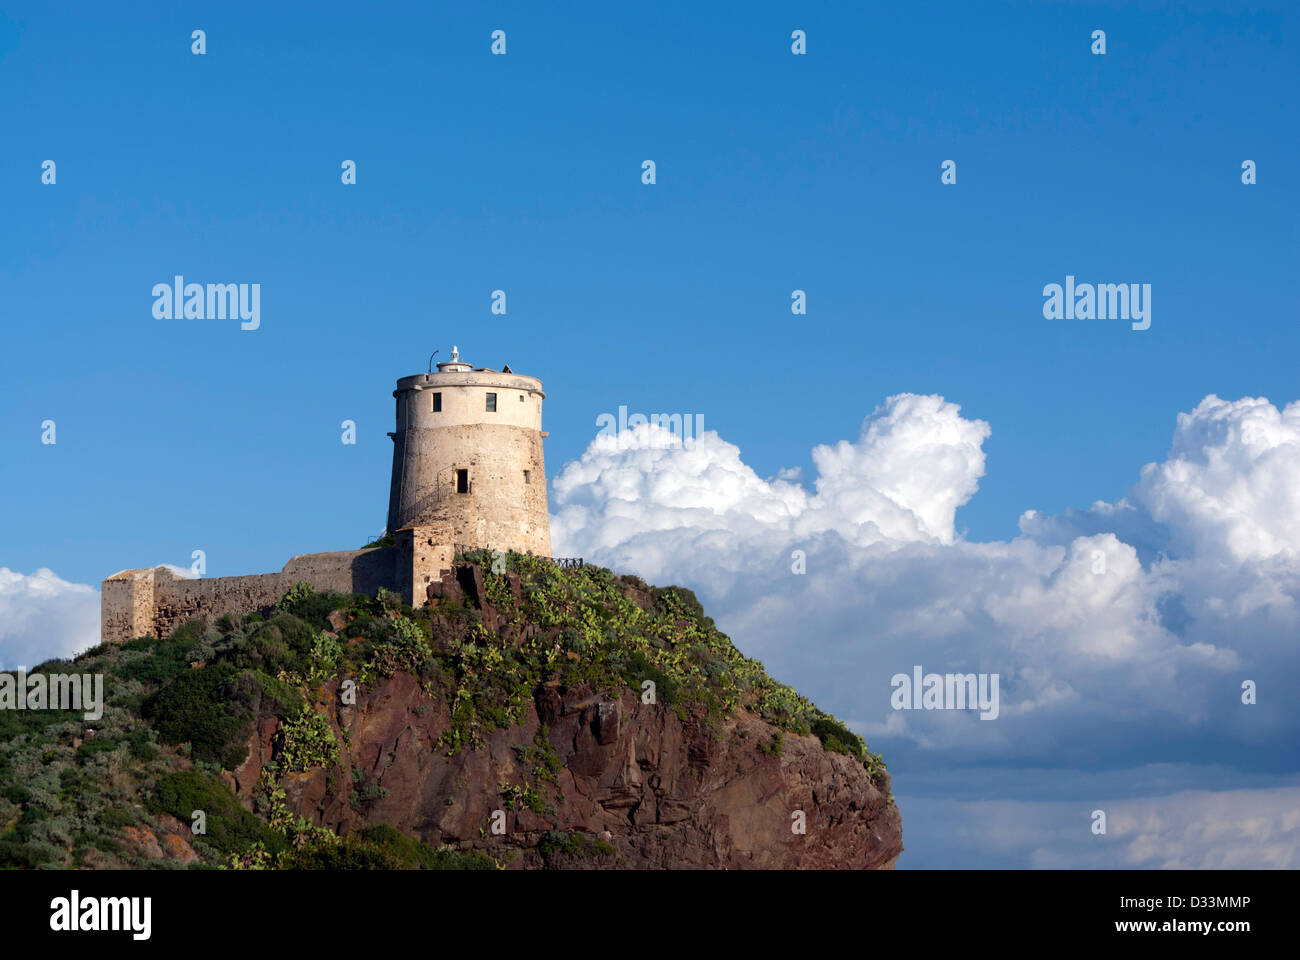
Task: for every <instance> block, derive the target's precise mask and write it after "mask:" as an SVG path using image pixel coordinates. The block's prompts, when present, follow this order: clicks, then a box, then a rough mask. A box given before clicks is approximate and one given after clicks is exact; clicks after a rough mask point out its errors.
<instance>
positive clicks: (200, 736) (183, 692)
mask: <svg viewBox="0 0 1300 960" xmlns="http://www.w3.org/2000/svg"><path fill="white" fill-rule="evenodd" d="M234 676H235V668H234V667H233V666H231V665H230V664H228V663H219V664H214V665H210V666H207V667H203V668H201V669H198V670H191V671H189V672H187V673H184V674H181V675H180V676H178V677H176V678H175V679H173V680H172V681H171V682H170V683H168V684H167V685H166V686H165V687H163V688H162V689H161V690H159V691H158V692H157V693H155V694H154V695H153V696H151V697H149V698H148V699H147V700H145V702H144V705H143V707H142V712H143V713H144V716H145V717H146V718H147V719H148V720H149V721H150V722H151V723H152V724H153V727H154V729H155V730H156V731H158V736H159V738H160V739H161V740H162V741H163V742H164V743H172V744H179V743H186V742H188V743H189V744H190V748H191V752H192V756H193V757H194V759H196V760H207V761H209V762H211V763H219V764H221V765H222V766H223V767H226V768H227V769H234V768H235V767H237V766H239V764H241V763H243V762H244V760H245V759H247V757H248V747H247V743H246V741H247V740H248V736H249V734H250V733H251V732H252V725H253V724H252V718H251V716H250V715H249V711H248V709H247V708H246V707H244V706H243V705H241V704H239V703H237V702H233V701H232V700H231V699H230V693H231V680H232V678H233V677H234Z"/></svg>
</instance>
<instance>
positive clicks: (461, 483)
mask: <svg viewBox="0 0 1300 960" xmlns="http://www.w3.org/2000/svg"><path fill="white" fill-rule="evenodd" d="M456 492H457V493H469V471H468V470H457V471H456Z"/></svg>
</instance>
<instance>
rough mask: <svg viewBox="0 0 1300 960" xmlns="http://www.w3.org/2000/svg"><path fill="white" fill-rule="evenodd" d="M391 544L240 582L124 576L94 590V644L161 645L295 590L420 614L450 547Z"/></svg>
mask: <svg viewBox="0 0 1300 960" xmlns="http://www.w3.org/2000/svg"><path fill="white" fill-rule="evenodd" d="M397 539H398V542H397V545H396V546H393V547H378V548H373V549H370V550H344V551H339V552H337V553H307V554H300V555H299V556H296V557H294V558H292V559H291V560H290V561H289V562H288V563H286V564H285V565H284V569H283V570H281V571H280V572H279V573H263V574H258V575H254V576H247V577H204V578H199V579H196V580H188V579H185V578H183V577H177V576H176V575H175V574H173V573H172V572H171V570H169V569H168V568H167V567H154V568H153V569H152V570H123V571H122V572H121V573H118V574H115V575H114V576H112V577H109V578H108V579H107V580H105V581H104V582H103V584H102V586H101V590H100V632H101V639H102V640H104V641H106V642H115V643H123V642H125V641H127V640H131V639H134V638H135V637H141V636H152V637H165V636H167V635H168V634H169V633H171V632H172V631H173V630H175V629H176V628H177V627H178V626H180V625H181V624H183V623H185V621H187V620H189V619H191V618H192V617H197V616H207V617H210V618H213V617H220V616H222V615H223V614H227V613H229V614H245V613H253V612H254V611H257V610H262V609H264V608H266V607H269V606H273V605H274V604H275V603H276V601H278V600H279V599H280V598H281V597H282V596H284V594H285V593H286V592H287V591H288V590H289V588H290V587H292V586H293V585H294V584H295V583H298V582H306V583H310V584H311V585H312V586H313V587H315V588H316V589H317V590H318V591H322V592H323V591H325V590H336V591H338V592H339V593H361V594H366V595H368V596H374V595H375V594H377V593H378V592H379V590H380V589H381V588H383V589H385V590H392V591H393V592H394V593H398V594H400V595H401V597H402V599H403V600H404V601H405V602H407V603H409V604H411V605H412V606H423V605H424V602H425V585H426V584H427V583H428V582H429V581H431V580H436V579H438V576H439V574H440V573H441V570H443V569H450V567H451V560H452V550H453V547H452V541H451V539H450V537H449V534H448V531H447V530H446V529H444V528H443V527H441V526H434V527H416V528H413V529H410V530H404V531H399V534H398V538H397Z"/></svg>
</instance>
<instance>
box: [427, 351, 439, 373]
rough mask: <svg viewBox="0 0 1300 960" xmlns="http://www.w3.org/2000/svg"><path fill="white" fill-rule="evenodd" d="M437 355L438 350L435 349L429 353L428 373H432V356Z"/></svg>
mask: <svg viewBox="0 0 1300 960" xmlns="http://www.w3.org/2000/svg"><path fill="white" fill-rule="evenodd" d="M437 355H438V351H437V350H435V351H433V353H431V354H429V372H430V373H433V358H434V357H436V356H437Z"/></svg>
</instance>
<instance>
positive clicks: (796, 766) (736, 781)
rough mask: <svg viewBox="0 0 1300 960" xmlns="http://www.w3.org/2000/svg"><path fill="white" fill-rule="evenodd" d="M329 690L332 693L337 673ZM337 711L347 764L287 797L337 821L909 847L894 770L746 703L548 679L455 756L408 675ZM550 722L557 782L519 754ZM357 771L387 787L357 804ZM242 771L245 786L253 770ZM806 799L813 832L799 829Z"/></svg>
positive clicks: (669, 858) (506, 844)
mask: <svg viewBox="0 0 1300 960" xmlns="http://www.w3.org/2000/svg"><path fill="white" fill-rule="evenodd" d="M325 692H326V694H327V695H329V696H330V697H331V699H333V697H332V694H333V693H334V691H333V689H332V686H331V685H327V687H326V690H325ZM334 709H335V712H334V713H333V714H332V721H333V722H334V723H335V724H336V725H339V724H342V725H341V726H338V729H337V733H338V740H339V743H340V745H341V748H342V758H341V761H340V764H339V766H338V768H337V769H336V770H335V771H333V776H332V777H330V776H328V772H327V771H324V770H321V771H317V772H315V773H313V774H306V775H298V776H296V777H295V778H294V779H293V780H292V781H290V782H287V783H286V794H287V795H288V801H289V804H290V807H291V809H293V810H295V811H296V812H298V813H300V814H302V815H303V816H305V817H307V818H308V819H309V820H312V821H313V822H315V823H317V824H321V825H324V826H329V827H331V828H333V829H335V830H338V831H340V832H346V831H349V830H353V829H359V828H362V827H364V826H367V825H370V824H375V823H387V824H391V825H392V826H395V827H397V828H398V829H399V830H402V831H403V832H406V833H410V834H413V835H417V836H419V837H420V838H421V839H423V840H425V841H427V842H430V843H434V844H453V845H455V846H457V847H459V848H476V849H481V850H483V851H485V852H488V853H490V854H492V855H494V856H497V857H499V858H502V857H505V856H506V855H507V854H508V853H509V852H510V851H513V852H514V857H513V859H512V860H511V861H510V865H511V866H513V867H540V866H543V865H549V866H552V867H593V866H611V867H612V866H619V867H633V868H638V867H641V868H678V867H697V868H724V867H725V868H737V867H749V868H758V867H771V868H844V869H863V868H889V867H892V866H893V864H894V861H895V859H896V858H897V857H898V855H899V853H900V852H901V851H902V835H901V821H900V818H899V813H898V808H897V806H896V805H895V804H894V803H893V801H892V799H891V798H890V793H889V777H888V774H887V773H883V772H882V773H881V774H880V775H879V776H878V777H877V778H876V780H875V781H874V782H873V780H872V779H871V778H870V777H869V776H868V774H867V771H866V770H865V769H864V768H863V766H862V764H861V763H859V762H857V761H855V760H853V759H852V758H851V757H848V756H845V755H843V754H838V753H828V752H826V751H825V750H823V749H822V746H821V744H820V743H819V742H818V741H817V740H816V739H815V738H813V737H798V736H793V735H791V734H789V733H786V734H785V736H784V738H783V749H782V752H781V755H780V756H775V755H773V754H771V753H769V752H765V751H764V750H763V749H761V748H760V747H759V745H760V744H770V743H771V742H772V739H773V734H774V732H775V730H774V728H772V727H771V726H769V725H768V724H767V723H765V722H764V721H762V720H761V719H759V718H757V717H756V716H754V715H752V714H750V713H748V712H745V711H739V712H737V713H736V714H735V715H734V716H732V717H731V718H729V719H727V720H725V721H724V722H723V723H722V724H721V725H720V726H719V728H718V729H717V730H715V731H712V732H710V731H709V729H708V728H707V726H706V724H705V723H704V722H703V721H702V719H701V718H688V719H687V720H685V721H683V720H682V719H681V718H679V717H678V715H677V713H676V711H675V710H674V709H672V708H670V707H665V706H662V705H652V704H644V703H642V702H641V701H640V698H639V697H637V696H636V695H635V694H634V693H633V692H632V691H627V692H626V693H625V694H624V695H623V696H622V697H621V698H620V699H618V700H616V701H610V700H608V699H603V698H601V697H599V696H597V695H595V694H594V693H593V692H592V691H590V690H588V689H585V688H582V687H578V688H573V689H569V688H565V687H564V686H562V685H561V684H559V683H548V684H545V685H543V686H541V687H540V688H539V689H538V690H537V691H536V693H535V699H534V702H533V705H532V708H531V709H530V710H529V711H528V714H527V716H526V717H525V719H524V721H523V722H522V723H521V724H520V725H519V726H517V727H514V728H511V729H508V730H493V731H491V732H490V734H489V735H488V737H487V742H486V744H485V745H484V747H483V748H482V749H479V750H472V751H471V750H466V751H463V752H461V753H458V754H455V755H453V756H448V754H447V751H446V749H445V748H444V747H442V746H439V745H438V739H439V737H440V736H441V734H442V732H443V731H444V730H446V729H447V727H448V725H449V717H448V714H447V708H446V704H445V703H442V702H440V701H437V700H433V699H431V698H429V697H428V696H426V695H425V693H424V692H423V691H422V690H421V688H420V685H419V683H418V682H417V681H416V679H415V678H414V677H412V676H410V675H409V674H404V673H399V674H396V675H395V676H393V677H391V678H389V679H387V680H384V681H380V682H379V683H378V684H377V685H376V686H374V687H373V688H371V689H369V690H367V691H365V692H364V695H363V696H361V697H360V698H359V699H358V704H357V706H356V707H355V708H352V709H349V710H346V711H344V712H343V713H341V714H340V713H339V712H338V711H337V708H334ZM543 724H545V725H546V727H547V739H548V741H549V743H550V744H551V747H552V748H553V750H554V751H555V753H556V755H557V756H558V758H559V759H560V761H561V763H562V764H563V766H562V767H561V769H560V770H559V774H558V776H557V781H558V783H557V785H556V786H555V787H551V786H550V785H548V784H545V783H538V781H537V778H536V777H535V776H534V775H533V771H532V769H531V766H530V765H529V764H528V763H527V762H526V761H525V760H522V759H521V753H520V751H521V750H526V749H527V748H528V747H529V746H530V745H532V744H533V738H534V736H535V735H536V734H537V732H538V730H539V728H540V727H541V726H542V725H543ZM344 726H345V727H346V731H347V736H346V737H345V736H344V735H343V731H344ZM251 739H252V740H254V741H256V742H255V743H250V752H251V753H252V754H255V755H256V756H257V757H259V758H260V757H265V756H266V755H267V753H266V731H265V730H259V731H258V732H257V733H256V734H255V735H254V737H253V738H251ZM516 748H519V749H518V750H517V749H516ZM251 762H252V757H251V756H250V763H251ZM352 768H356V769H359V770H361V771H362V772H363V774H364V781H363V784H362V785H363V786H372V785H373V786H380V787H383V788H384V790H386V791H387V793H386V794H382V795H377V796H376V797H375V798H374V799H371V800H367V801H366V802H364V803H363V804H361V808H362V809H358V808H357V806H354V805H353V804H352V803H351V791H352V789H353V787H354V784H353V783H352V780H351V777H350V775H349V774H350V771H351V769H352ZM237 774H238V777H239V779H240V780H241V782H246V781H247V779H248V777H249V776H250V774H251V770H245V769H244V768H241V769H240V771H237ZM252 779H253V781H254V782H255V779H256V778H255V777H253V778H252ZM327 782H328V783H332V784H333V787H332V788H329V787H327ZM509 784H514V785H521V784H529V785H532V786H536V787H537V788H538V789H539V790H540V793H541V796H542V798H543V802H544V806H545V811H544V812H543V813H541V814H539V813H536V812H533V811H530V810H527V809H516V810H509V809H507V804H506V801H505V799H504V798H503V790H504V789H505V787H506V785H509ZM377 793H378V792H377ZM498 809H500V810H504V811H505V813H506V822H507V829H508V832H507V834H506V835H505V836H503V837H497V836H492V835H491V834H490V832H489V831H488V829H487V828H488V826H489V824H490V820H491V817H492V812H493V811H494V810H498ZM800 810H802V811H803V813H804V817H805V819H806V823H807V832H806V834H803V835H799V834H795V833H793V832H792V830H791V824H792V815H793V814H794V813H795V812H796V811H800ZM550 830H560V831H579V832H582V833H585V834H589V835H591V836H593V837H594V836H605V835H607V837H608V840H607V842H609V843H610V844H612V845H613V847H614V848H615V851H616V853H615V855H613V856H610V857H601V856H594V855H593V856H592V857H578V858H574V857H566V856H558V855H557V856H551V857H549V858H543V857H542V855H541V853H539V852H538V850H537V849H536V848H537V845H538V843H539V841H540V840H541V839H542V838H543V837H544V836H545V835H546V833H547V832H548V831H550Z"/></svg>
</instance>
